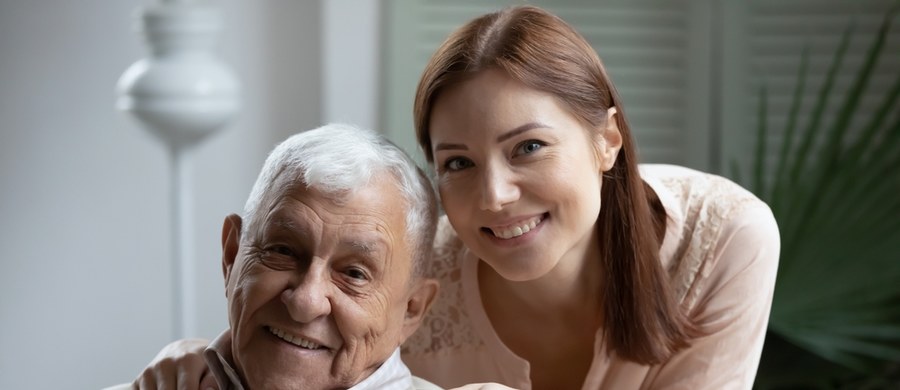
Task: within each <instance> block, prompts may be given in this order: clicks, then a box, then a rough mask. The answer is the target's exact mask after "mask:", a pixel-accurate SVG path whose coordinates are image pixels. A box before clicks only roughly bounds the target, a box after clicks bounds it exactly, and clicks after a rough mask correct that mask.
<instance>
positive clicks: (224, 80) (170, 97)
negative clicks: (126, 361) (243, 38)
mask: <svg viewBox="0 0 900 390" xmlns="http://www.w3.org/2000/svg"><path fill="white" fill-rule="evenodd" d="M139 15H140V22H141V26H142V28H141V31H142V34H143V35H144V38H145V39H146V43H147V46H148V49H149V50H148V56H147V58H144V59H141V60H139V61H137V62H135V63H134V64H132V65H131V66H130V67H129V68H128V69H127V70H126V71H125V73H124V74H122V76H121V78H120V79H119V83H118V86H117V93H118V100H117V102H116V106H117V107H118V109H119V110H122V111H125V112H128V113H129V114H131V115H132V116H134V117H135V118H137V119H138V121H139V122H140V123H141V124H142V125H143V127H144V128H145V129H147V130H148V131H150V132H151V133H153V134H154V135H156V136H158V137H159V139H160V140H162V141H163V142H164V143H165V144H166V145H167V146H168V148H169V151H170V160H171V164H170V165H171V170H172V172H171V180H170V182H171V187H170V191H171V192H170V196H171V230H172V238H171V240H172V283H173V291H172V298H173V302H172V304H173V308H174V313H173V324H172V329H173V333H174V337H176V338H182V337H187V336H195V335H196V334H195V333H196V331H197V330H196V329H197V327H196V323H195V322H196V321H195V313H197V311H196V308H197V307H196V306H197V302H196V301H197V300H196V294H195V293H194V292H193V291H191V289H190V285H191V283H193V281H194V280H195V279H194V276H195V275H194V274H195V271H194V261H193V260H192V256H193V253H194V252H193V243H194V242H193V239H192V236H193V230H192V228H193V224H192V217H191V215H192V213H191V193H192V192H191V185H192V178H191V175H190V170H191V169H190V168H191V167H190V165H191V164H190V156H191V153H192V149H193V148H194V147H195V146H197V145H198V144H200V143H201V141H202V140H203V139H205V138H206V137H207V136H208V135H210V134H212V133H214V132H216V131H217V130H219V129H221V128H223V127H224V126H225V125H226V124H227V123H228V122H229V121H230V120H231V119H233V118H234V116H235V114H236V113H237V111H238V108H239V105H240V103H239V89H240V88H239V83H238V81H237V79H236V77H235V76H234V74H233V73H232V72H231V70H230V69H229V68H228V67H227V66H226V65H225V64H224V63H223V62H222V61H220V60H219V59H218V58H216V56H215V55H214V52H213V49H214V47H215V43H216V36H217V35H218V32H219V31H220V30H221V27H222V17H221V15H220V14H219V12H218V10H217V9H215V8H214V7H212V6H209V5H207V4H206V3H204V2H201V1H187V0H185V1H175V0H169V1H165V0H164V1H163V2H161V3H160V4H155V5H151V6H148V7H144V8H142V9H141V10H140V12H139Z"/></svg>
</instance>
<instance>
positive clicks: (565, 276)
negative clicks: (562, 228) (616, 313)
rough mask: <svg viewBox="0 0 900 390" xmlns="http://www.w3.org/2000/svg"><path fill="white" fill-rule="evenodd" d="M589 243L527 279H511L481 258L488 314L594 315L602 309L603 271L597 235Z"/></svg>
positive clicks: (568, 316)
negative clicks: (520, 280)
mask: <svg viewBox="0 0 900 390" xmlns="http://www.w3.org/2000/svg"><path fill="white" fill-rule="evenodd" d="M594 237H596V235H594ZM588 246H589V247H591V248H588V249H587V250H583V251H580V252H581V253H579V254H577V255H576V256H571V255H572V254H571V253H570V254H569V255H570V256H567V257H564V258H563V259H560V261H559V262H558V263H557V264H556V266H555V267H554V268H553V269H552V270H551V271H550V272H548V273H547V274H546V275H543V276H542V277H540V278H537V279H534V280H529V281H523V282H515V281H510V280H507V279H505V278H503V277H502V276H501V275H499V274H498V273H496V272H495V271H494V270H493V268H491V267H490V266H489V265H487V263H485V262H483V261H480V262H479V264H478V282H479V289H480V290H481V297H482V303H483V304H484V305H485V309H486V310H487V311H488V314H496V313H498V312H514V313H518V315H529V314H533V315H534V316H538V317H545V318H559V319H565V318H570V317H572V316H575V317H583V316H589V317H594V316H595V315H596V313H599V312H600V306H601V300H600V283H601V278H600V273H601V272H602V271H601V269H600V268H601V267H600V259H599V249H597V243H596V239H594V240H592V242H591V243H590V244H588ZM591 308H593V310H590V309H591ZM492 312H493V313H492Z"/></svg>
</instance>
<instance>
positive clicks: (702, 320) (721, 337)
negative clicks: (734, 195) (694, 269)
mask: <svg viewBox="0 0 900 390" xmlns="http://www.w3.org/2000/svg"><path fill="white" fill-rule="evenodd" d="M780 247H781V241H780V237H779V233H778V226H777V224H776V222H775V218H774V217H773V216H772V212H771V211H770V210H769V208H768V207H765V206H764V205H763V204H762V203H760V205H759V206H758V207H751V208H749V209H747V210H745V211H743V212H742V213H741V214H739V215H738V216H737V217H736V218H732V219H731V221H730V222H728V224H727V225H726V226H725V227H724V228H723V231H722V233H721V235H720V236H719V239H718V241H717V243H716V245H715V253H714V254H713V257H712V258H711V259H712V260H713V261H714V263H713V264H707V265H706V267H705V268H706V269H705V270H704V271H701V272H703V273H704V274H705V275H698V278H703V279H702V280H700V281H699V282H698V285H697V286H695V287H694V288H700V289H702V290H700V294H699V298H698V302H697V304H696V306H695V307H694V308H693V309H692V310H691V312H690V313H689V315H690V316H691V318H692V319H693V321H694V323H695V324H697V325H698V326H699V330H700V331H701V335H702V336H701V337H699V338H696V339H694V340H692V342H691V346H690V347H689V348H687V349H684V350H682V351H679V352H678V353H677V354H675V355H674V356H673V357H672V358H670V359H669V360H668V361H667V362H666V363H664V364H663V365H662V366H661V367H660V369H659V371H658V373H657V375H655V377H653V378H648V379H650V381H651V382H650V386H648V387H649V388H653V389H691V390H696V389H750V388H751V387H752V385H753V380H754V378H755V376H756V369H757V367H758V365H759V359H760V355H761V353H762V346H763V341H764V340H765V335H766V328H767V324H768V320H769V311H770V309H771V307H772V296H773V292H774V289H775V275H776V272H777V269H778V256H779V251H780Z"/></svg>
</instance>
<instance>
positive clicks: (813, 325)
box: [733, 3, 900, 388]
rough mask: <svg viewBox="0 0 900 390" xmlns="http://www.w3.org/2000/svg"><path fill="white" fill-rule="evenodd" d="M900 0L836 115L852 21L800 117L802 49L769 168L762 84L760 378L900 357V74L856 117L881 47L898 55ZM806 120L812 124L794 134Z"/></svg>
mask: <svg viewBox="0 0 900 390" xmlns="http://www.w3.org/2000/svg"><path fill="white" fill-rule="evenodd" d="M897 4H900V3H897ZM897 10H898V6H897V5H895V6H894V7H893V8H892V9H890V10H889V11H888V12H887V15H886V17H885V18H884V21H883V22H882V24H881V26H880V28H879V30H878V32H877V35H876V37H875V39H874V40H873V41H872V43H871V45H870V46H869V48H868V51H866V53H865V56H864V58H863V61H862V64H861V65H860V67H859V68H858V69H857V70H856V72H855V73H853V79H852V83H851V86H850V88H849V90H848V91H847V93H846V94H844V95H843V99H841V100H840V101H839V102H838V108H837V110H835V115H834V117H833V118H832V120H831V122H830V123H827V124H826V123H824V122H825V112H826V107H828V106H829V102H830V101H832V100H836V99H837V96H835V95H836V94H835V93H834V86H835V85H836V83H837V80H838V78H839V77H842V75H844V74H847V73H848V72H847V70H846V69H845V66H844V60H845V57H846V55H847V49H848V46H849V45H850V41H851V38H852V36H853V34H854V28H853V27H852V25H851V26H850V27H848V28H847V30H846V31H845V32H844V34H843V36H842V37H841V41H840V43H839V45H838V47H837V50H836V51H835V53H834V56H833V58H832V61H831V63H830V65H829V66H828V69H827V72H826V74H825V76H824V79H823V82H822V86H821V89H819V90H818V93H817V95H816V96H815V98H814V99H813V100H812V107H811V109H810V111H809V113H808V115H806V116H805V118H801V107H802V105H803V96H804V94H805V92H806V88H807V87H806V82H807V77H808V72H809V63H808V62H809V53H808V51H807V50H804V51H803V52H802V53H801V59H800V66H799V69H798V73H797V84H796V86H795V89H794V90H793V93H792V95H793V98H792V101H791V105H790V109H789V114H788V120H787V123H786V126H785V128H784V130H783V133H782V134H784V138H783V143H782V144H781V146H780V150H779V153H778V154H777V156H776V157H775V158H777V160H776V161H775V164H773V165H772V166H774V167H775V168H776V171H775V172H771V173H770V172H767V171H766V169H767V167H768V166H767V165H766V164H765V159H766V158H767V156H768V154H767V153H766V147H767V141H768V138H769V137H770V133H771V131H770V129H769V128H768V124H767V123H768V119H769V112H768V107H767V105H768V91H767V89H766V87H765V86H763V87H762V88H761V89H760V93H759V100H760V107H759V109H758V112H757V115H758V121H759V122H758V124H757V125H758V126H757V134H756V135H757V140H756V141H757V145H756V149H755V152H754V158H755V160H754V162H753V166H752V169H751V173H752V174H751V183H750V185H751V190H753V191H754V192H756V193H757V194H758V195H759V196H760V197H761V198H762V199H763V200H766V201H767V202H768V203H769V204H770V206H771V207H772V211H773V213H774V215H775V218H776V220H777V221H778V224H779V229H780V230H781V241H782V252H781V263H780V268H779V273H778V280H777V282H776V287H775V296H774V300H773V306H772V313H771V317H770V322H769V334H768V335H767V342H766V343H767V344H766V346H765V350H764V353H763V358H762V362H761V365H760V372H759V377H758V383H762V384H764V385H762V386H763V387H765V388H775V387H777V386H775V387H772V386H773V385H772V384H778V383H781V384H782V385H784V384H785V383H788V384H789V385H788V386H801V387H803V386H811V387H813V388H835V387H840V386H841V385H840V384H841V383H850V382H846V381H845V380H846V379H847V378H856V380H858V379H859V378H860V375H863V376H864V375H868V373H873V372H881V371H884V370H885V367H886V365H891V364H892V365H893V366H895V367H896V366H900V114H897V113H898V112H900V104H898V102H900V72H898V74H897V75H895V76H894V79H893V80H891V82H890V83H888V84H886V85H887V86H889V88H888V89H887V92H886V93H885V94H884V96H883V97H881V98H880V99H881V100H880V101H878V102H877V104H875V107H876V108H875V110H874V112H873V113H872V114H871V116H870V117H868V118H862V119H864V120H863V121H859V122H865V123H863V124H862V125H861V126H860V127H859V128H853V127H851V125H852V124H853V123H855V121H854V119H859V118H856V117H857V116H859V112H860V107H861V101H862V100H863V98H864V97H865V96H867V94H869V91H870V88H871V86H870V84H871V83H872V77H873V74H874V72H875V69H876V66H877V65H878V64H879V62H880V61H881V60H882V57H883V56H887V55H890V56H897V55H898V54H900V53H895V52H890V51H887V50H885V47H886V42H887V38H888V32H889V30H890V28H891V23H892V21H893V19H894V16H895V15H896V12H897ZM801 119H804V120H805V126H803V127H802V129H801V131H799V133H796V134H795V132H796V131H797V129H798V128H800V127H801V126H800V122H801ZM826 126H827V127H826ZM795 142H796V144H795ZM733 167H735V168H733V170H734V171H735V172H739V171H740V170H739V167H737V164H736V163H734V165H733ZM766 178H771V180H770V181H768V182H767V181H766ZM770 340H772V342H771V343H770ZM785 356H790V357H791V359H792V360H784V359H785ZM803 359H806V360H803ZM804 361H805V362H806V363H804ZM779 362H789V363H790V364H793V365H794V366H795V367H794V368H795V370H793V371H790V372H789V370H785V369H784V367H782V365H783V364H782V363H779ZM797 370H799V371H797ZM804 370H808V372H806V371H804ZM804 372H805V373H806V374H809V375H810V376H809V377H806V380H807V382H804V379H803V375H804ZM766 375H771V377H769V378H766V377H765V376H766ZM811 378H814V379H811ZM760 379H761V380H760ZM873 383H874V382H873Z"/></svg>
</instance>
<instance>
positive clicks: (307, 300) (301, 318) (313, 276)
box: [281, 261, 331, 323]
mask: <svg viewBox="0 0 900 390" xmlns="http://www.w3.org/2000/svg"><path fill="white" fill-rule="evenodd" d="M313 263H314V264H312V265H310V267H309V268H308V270H307V272H306V273H305V274H303V275H302V276H301V277H300V278H299V279H298V281H297V282H296V283H293V284H292V285H291V286H289V287H288V288H287V289H285V290H284V291H282V292H281V301H282V302H284V305H285V306H286V307H287V309H288V313H289V314H290V316H291V318H293V319H294V320H295V321H298V322H302V323H309V322H312V321H313V320H315V319H317V318H319V317H324V316H327V315H329V314H331V292H330V291H331V283H330V282H329V274H328V269H327V267H325V266H324V265H321V264H315V263H316V262H315V261H314V262H313Z"/></svg>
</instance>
